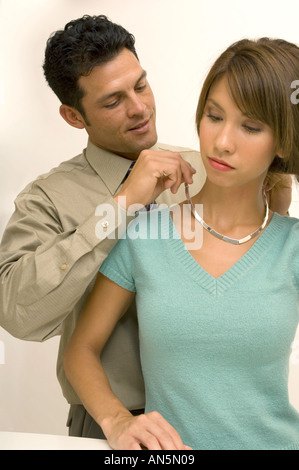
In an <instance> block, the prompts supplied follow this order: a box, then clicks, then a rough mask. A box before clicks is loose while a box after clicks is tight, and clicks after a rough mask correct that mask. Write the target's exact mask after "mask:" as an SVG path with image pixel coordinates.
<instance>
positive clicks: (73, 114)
mask: <svg viewBox="0 0 299 470" xmlns="http://www.w3.org/2000/svg"><path fill="white" fill-rule="evenodd" d="M59 112H60V115H61V116H62V117H63V119H64V120H65V121H66V122H67V123H68V124H69V125H70V126H72V127H76V128H77V129H85V127H86V124H85V121H84V118H83V116H82V115H81V114H80V113H79V111H77V110H76V109H75V108H72V107H71V106H68V105H67V104H62V105H61V106H60V108H59Z"/></svg>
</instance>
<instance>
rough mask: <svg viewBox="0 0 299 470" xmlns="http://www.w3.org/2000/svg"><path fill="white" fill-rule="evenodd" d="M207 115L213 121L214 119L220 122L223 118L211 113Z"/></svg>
mask: <svg viewBox="0 0 299 470" xmlns="http://www.w3.org/2000/svg"><path fill="white" fill-rule="evenodd" d="M207 117H208V118H209V119H211V121H214V122H218V121H221V120H222V118H221V117H220V116H216V115H215V114H211V113H208V114H207Z"/></svg>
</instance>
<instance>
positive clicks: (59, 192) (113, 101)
mask: <svg viewBox="0 0 299 470" xmlns="http://www.w3.org/2000/svg"><path fill="white" fill-rule="evenodd" d="M44 72H45V76H46V79H47V81H48V83H49V85H50V87H51V88H52V89H53V90H54V92H55V93H56V95H57V96H58V97H59V99H60V101H61V103H62V104H61V107H60V114H61V116H62V117H63V118H64V119H65V120H66V122H67V123H68V124H70V125H71V126H74V127H75V128H79V129H83V128H85V129H86V131H87V134H88V136H89V142H88V146H87V148H86V149H85V150H84V152H83V153H82V154H81V155H79V156H77V157H75V158H74V159H72V160H70V161H67V162H64V163H62V164H61V165H60V166H59V167H58V168H56V169H54V170H52V171H51V172H50V173H48V174H47V175H43V176H41V177H40V178H38V179H37V180H36V181H34V182H33V183H31V184H29V185H28V186H27V187H26V188H25V190H24V191H23V192H22V193H21V194H20V195H19V196H18V197H17V199H16V201H15V205H16V208H15V212H14V214H13V215H12V218H11V220H10V221H9V223H8V226H7V228H6V230H5V232H4V235H3V239H2V243H1V247H0V276H1V282H0V291H1V292H0V299H1V301H0V302H1V307H0V318H1V326H2V327H3V328H5V329H6V330H7V331H8V332H10V333H11V334H12V335H14V336H16V337H18V338H21V339H26V340H33V341H44V340H46V339H47V338H50V337H52V336H53V335H59V334H60V335H61V342H60V350H59V357H58V364H57V373H58V378H59V381H60V384H61V387H62V391H63V394H64V396H65V398H66V399H67V401H68V402H69V403H70V404H71V405H75V406H72V407H71V410H70V419H69V425H70V434H71V435H80V436H89V437H104V436H103V435H102V434H101V430H100V429H97V427H96V426H94V424H93V423H92V422H91V423H88V420H89V417H88V415H86V413H85V410H84V409H83V407H82V406H76V405H80V401H79V399H78V398H77V396H76V394H75V393H74V391H73V389H72V388H71V387H70V385H69V383H68V382H67V380H66V377H65V374H64V370H63V368H62V364H61V356H62V353H63V350H64V348H65V345H66V344H67V342H68V340H69V337H70V335H71V333H72V331H73V328H74V325H75V323H76V320H77V317H78V315H79V314H80V310H81V308H82V306H83V304H84V303H85V300H86V298H87V296H88V294H89V292H90V290H91V287H92V285H93V280H94V278H95V276H96V274H97V271H98V269H99V266H100V265H101V263H102V261H103V260H104V259H105V258H106V256H107V254H108V253H109V251H110V250H111V249H112V247H113V246H114V245H115V243H116V242H117V239H118V237H120V236H121V235H122V234H123V233H124V231H125V229H126V226H127V224H128V222H129V221H130V220H132V219H133V217H134V216H133V215H132V211H133V209H134V208H133V209H132V205H133V204H139V205H147V204H150V203H151V202H152V201H154V200H156V201H157V203H161V202H164V203H168V204H169V203H171V202H175V201H181V200H183V199H184V191H183V187H181V188H180V189H179V186H180V184H181V183H182V182H184V181H186V182H188V183H192V175H193V174H194V170H193V169H192V167H191V165H190V163H187V162H186V161H185V159H188V160H189V161H191V163H192V165H193V166H196V168H197V173H196V175H195V176H194V185H196V189H197V190H198V188H199V186H200V185H201V184H202V182H203V181H204V173H203V170H202V169H201V161H200V157H199V155H198V153H197V152H193V151H187V150H186V149H176V148H173V147H169V146H160V145H157V144H156V141H157V134H156V125H155V119H156V108H155V102H154V97H153V94H152V91H151V88H150V86H149V84H148V82H147V77H146V72H145V71H144V70H143V69H142V67H141V66H140V63H139V61H138V58H137V54H136V51H135V46H134V38H133V36H132V35H130V34H129V33H128V32H127V31H126V30H124V29H123V28H122V27H121V26H118V25H116V24H114V23H112V22H110V21H109V20H108V19H107V18H106V17H104V16H98V17H89V16H85V17H83V18H80V19H78V20H75V21H72V22H70V23H69V24H67V25H66V27H65V29H64V30H63V31H58V32H56V34H54V35H53V36H52V37H51V38H50V39H49V41H48V44H47V49H46V54H45V63H44ZM178 150H179V151H180V153H179V152H178ZM137 157H138V161H137V162H136V164H135V166H134V168H133V169H132V171H131V173H130V175H129V177H128V178H127V179H126V181H125V183H124V184H123V182H124V180H125V177H126V175H127V173H128V170H129V169H130V166H131V163H132V162H134V161H136V160H137ZM182 157H183V158H182ZM169 188H171V190H170V189H169ZM164 189H166V190H167V191H165V192H163V193H162V191H163V190H164ZM161 193H162V194H161ZM160 194H161V196H160V197H159V195H160ZM130 208H131V211H130V210H129V211H128V212H127V211H126V209H130ZM137 351H138V339H137V320H136V315H135V306H134V305H132V306H131V307H130V308H129V310H128V313H127V314H126V315H125V316H124V318H123V320H122V321H121V322H120V324H119V326H118V328H117V329H116V331H115V333H114V334H113V336H112V338H111V341H110V343H109V344H108V345H107V348H106V351H105V353H104V362H105V364H106V370H107V373H108V376H109V379H110V382H111V386H112V388H113V390H114V391H115V392H116V393H117V394H118V396H119V397H120V398H121V399H122V400H123V402H124V403H125V404H126V405H127V406H128V407H129V409H131V410H132V411H133V412H136V413H137V412H138V411H136V410H138V409H141V408H143V406H144V390H143V381H142V375H141V371H140V365H139V357H138V354H137ZM87 428H89V429H87ZM86 429H87V431H86Z"/></svg>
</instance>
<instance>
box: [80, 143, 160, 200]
mask: <svg viewBox="0 0 299 470" xmlns="http://www.w3.org/2000/svg"><path fill="white" fill-rule="evenodd" d="M157 148H158V147H157V146H154V147H152V149H153V150H157ZM85 157H86V159H87V161H88V162H89V164H90V165H91V167H92V168H93V169H94V171H95V172H96V173H97V174H98V175H99V177H100V178H101V179H102V181H103V182H104V184H105V185H106V186H107V188H108V190H109V191H110V193H111V194H112V195H113V196H114V195H115V194H116V193H117V192H118V190H119V188H120V186H121V184H122V182H123V179H124V177H125V176H126V174H127V171H128V169H129V168H130V165H131V163H132V160H129V159H127V158H124V157H120V156H119V155H116V154H115V153H113V152H109V151H108V150H103V149H101V148H100V147H97V146H96V145H94V144H93V143H92V142H91V140H90V139H88V145H87V148H86V149H85Z"/></svg>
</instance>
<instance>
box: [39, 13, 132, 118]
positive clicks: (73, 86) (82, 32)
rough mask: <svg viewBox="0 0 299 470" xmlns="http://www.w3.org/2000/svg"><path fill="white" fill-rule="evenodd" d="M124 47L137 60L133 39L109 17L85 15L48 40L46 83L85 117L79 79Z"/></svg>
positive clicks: (82, 92) (82, 93)
mask: <svg viewBox="0 0 299 470" xmlns="http://www.w3.org/2000/svg"><path fill="white" fill-rule="evenodd" d="M124 48H127V49H129V50H130V51H131V52H132V53H133V54H134V55H135V56H136V57H137V59H138V56H137V53H136V50H135V38H134V36H133V35H132V34H130V33H129V32H128V31H127V30H126V29H124V28H123V27H122V26H120V25H118V24H115V23H112V21H110V20H109V19H108V18H107V17H106V16H104V15H99V16H89V15H85V16H83V17H82V18H79V19H77V20H73V21H70V22H69V23H68V24H67V25H66V26H65V28H64V29H63V30H59V31H56V32H55V33H53V34H52V35H51V36H50V38H49V39H48V41H47V46H46V51H45V61H44V64H43V70H44V74H45V77H46V80H47V82H48V84H49V86H50V87H51V88H52V90H53V91H54V93H55V94H56V95H57V97H58V98H59V100H60V101H61V103H62V104H67V105H69V106H72V107H73V108H75V109H77V110H78V111H79V112H80V113H81V114H82V115H83V116H84V117H86V116H85V113H84V109H83V108H82V105H81V99H82V98H83V96H84V91H83V90H82V89H81V88H80V87H79V85H78V79H79V78H80V76H83V75H89V73H90V72H91V71H92V69H93V68H94V67H96V66H97V65H101V64H103V63H106V62H109V61H110V60H112V59H114V58H115V57H116V56H117V55H118V54H119V53H120V52H121V51H122V50H123V49H124Z"/></svg>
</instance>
